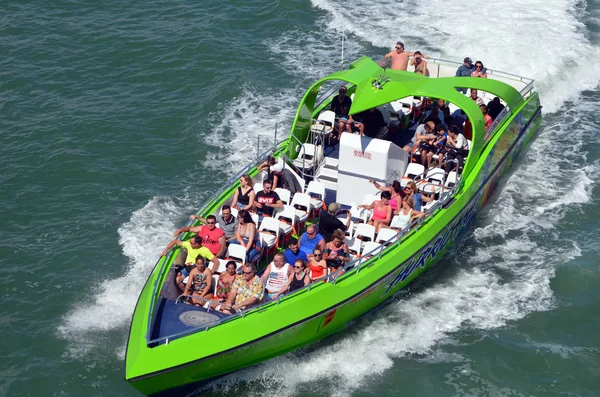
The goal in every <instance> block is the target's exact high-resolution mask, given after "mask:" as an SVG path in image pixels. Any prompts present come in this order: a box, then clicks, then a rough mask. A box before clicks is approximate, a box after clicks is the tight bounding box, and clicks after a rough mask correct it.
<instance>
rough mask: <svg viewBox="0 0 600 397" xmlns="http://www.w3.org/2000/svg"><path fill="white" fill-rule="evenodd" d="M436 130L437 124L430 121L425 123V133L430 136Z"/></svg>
mask: <svg viewBox="0 0 600 397" xmlns="http://www.w3.org/2000/svg"><path fill="white" fill-rule="evenodd" d="M434 128H435V123H434V122H433V121H431V120H429V121H428V122H426V123H425V131H427V133H428V134H430V133H432V132H433V129H434Z"/></svg>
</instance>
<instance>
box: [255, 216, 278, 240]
mask: <svg viewBox="0 0 600 397" xmlns="http://www.w3.org/2000/svg"><path fill="white" fill-rule="evenodd" d="M279 228H280V225H279V220H278V219H275V218H269V217H265V218H263V220H262V222H261V223H260V227H259V228H258V230H259V231H261V232H269V233H271V234H273V235H274V236H276V237H277V238H279Z"/></svg>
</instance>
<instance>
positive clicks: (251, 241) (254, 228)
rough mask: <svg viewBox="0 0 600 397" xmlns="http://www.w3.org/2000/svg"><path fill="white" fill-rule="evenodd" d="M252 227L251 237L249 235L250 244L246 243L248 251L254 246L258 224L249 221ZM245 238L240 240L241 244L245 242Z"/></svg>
mask: <svg viewBox="0 0 600 397" xmlns="http://www.w3.org/2000/svg"><path fill="white" fill-rule="evenodd" d="M246 227H249V228H250V232H249V233H248V234H250V237H248V244H246V251H250V250H251V249H252V247H253V246H254V235H255V234H256V226H255V225H254V223H249V224H248V226H246ZM243 243H244V240H242V241H240V244H243Z"/></svg>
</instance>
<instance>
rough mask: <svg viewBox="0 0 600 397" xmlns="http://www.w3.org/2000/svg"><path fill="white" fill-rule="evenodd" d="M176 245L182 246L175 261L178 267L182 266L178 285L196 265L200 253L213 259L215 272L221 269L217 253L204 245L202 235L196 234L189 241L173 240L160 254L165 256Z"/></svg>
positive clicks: (178, 275)
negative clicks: (214, 253) (213, 252)
mask: <svg viewBox="0 0 600 397" xmlns="http://www.w3.org/2000/svg"><path fill="white" fill-rule="evenodd" d="M175 245H178V246H180V247H181V248H182V249H181V251H179V254H177V257H176V258H175V260H174V261H173V265H174V266H175V267H176V268H181V270H180V271H179V273H178V274H177V277H176V278H175V282H176V283H177V285H179V286H181V285H183V284H182V282H183V279H184V278H186V277H187V276H189V274H190V271H191V270H192V268H193V267H194V266H195V263H196V258H197V257H198V255H202V256H203V257H204V258H206V259H208V260H209V261H212V263H213V266H212V269H211V270H212V271H213V273H214V272H215V271H216V270H217V269H219V260H218V259H217V257H216V256H215V255H213V254H212V252H210V250H209V249H208V248H206V247H204V246H203V245H202V237H200V236H197V235H194V236H192V238H190V239H189V240H188V241H181V240H172V241H171V242H170V243H169V245H167V248H165V249H164V250H163V252H161V254H160V256H161V257H162V256H164V255H165V254H166V253H167V252H168V251H169V250H170V249H171V248H173V247H174V246H175Z"/></svg>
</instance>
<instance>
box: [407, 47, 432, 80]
mask: <svg viewBox="0 0 600 397" xmlns="http://www.w3.org/2000/svg"><path fill="white" fill-rule="evenodd" d="M422 57H423V55H422V54H421V51H415V54H414V58H413V59H412V61H410V65H411V66H414V67H415V73H416V74H422V75H423V76H427V77H429V69H427V61H426V60H424V59H423V58H422Z"/></svg>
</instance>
